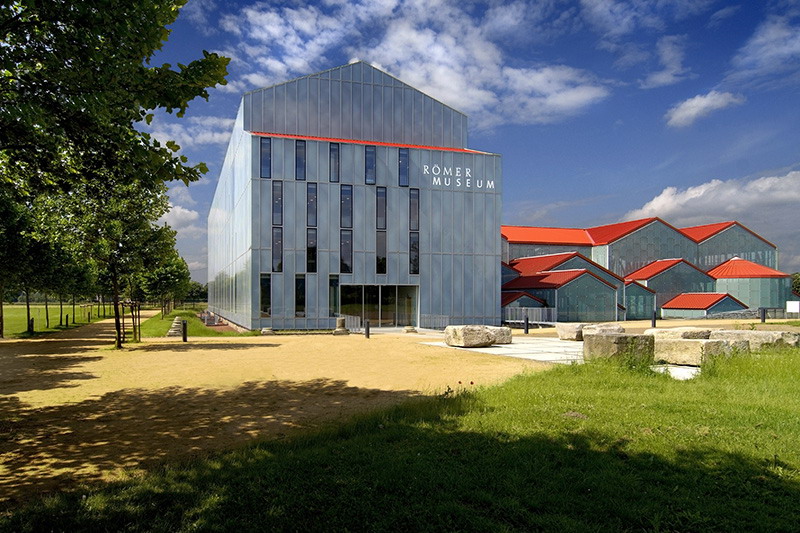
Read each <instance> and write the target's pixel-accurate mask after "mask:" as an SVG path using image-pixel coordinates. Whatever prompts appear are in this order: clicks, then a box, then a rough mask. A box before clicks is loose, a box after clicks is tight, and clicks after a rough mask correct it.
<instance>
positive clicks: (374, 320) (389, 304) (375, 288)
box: [332, 285, 419, 327]
mask: <svg viewBox="0 0 800 533" xmlns="http://www.w3.org/2000/svg"><path fill="white" fill-rule="evenodd" d="M418 293H419V287H416V286H413V285H342V286H341V287H340V298H339V302H340V303H339V309H338V310H337V311H335V312H336V314H340V315H350V316H357V317H360V318H361V319H362V320H369V323H370V324H371V325H373V326H377V327H394V326H416V325H417V309H418ZM332 311H333V309H332Z"/></svg>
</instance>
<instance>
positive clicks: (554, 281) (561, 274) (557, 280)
mask: <svg viewBox="0 0 800 533" xmlns="http://www.w3.org/2000/svg"><path fill="white" fill-rule="evenodd" d="M585 274H588V275H590V276H592V277H593V278H596V279H598V280H600V281H601V282H603V283H605V284H606V285H608V286H609V287H611V288H612V289H616V287H614V286H613V285H612V284H610V283H609V282H607V281H606V280H604V279H603V278H601V277H600V276H598V275H597V274H594V273H593V272H591V271H589V270H586V269H585V268H579V269H573V270H552V271H545V272H537V273H536V274H532V275H530V276H520V277H518V278H516V279H512V280H511V281H509V282H508V283H506V284H505V285H503V290H509V289H558V288H560V287H563V286H564V285H566V284H567V283H569V282H570V281H573V280H575V279H577V278H579V277H581V276H583V275H585Z"/></svg>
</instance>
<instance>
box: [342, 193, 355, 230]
mask: <svg viewBox="0 0 800 533" xmlns="http://www.w3.org/2000/svg"><path fill="white" fill-rule="evenodd" d="M340 196H341V200H340V208H339V209H340V211H339V225H340V226H341V227H343V228H352V227H353V186H352V185H342V186H341V190H340Z"/></svg>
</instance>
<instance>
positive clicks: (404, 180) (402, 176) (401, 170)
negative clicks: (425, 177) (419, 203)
mask: <svg viewBox="0 0 800 533" xmlns="http://www.w3.org/2000/svg"><path fill="white" fill-rule="evenodd" d="M397 170H398V173H397V175H398V185H400V186H401V187H408V148H400V151H399V152H398V154H397Z"/></svg>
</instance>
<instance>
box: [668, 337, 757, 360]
mask: <svg viewBox="0 0 800 533" xmlns="http://www.w3.org/2000/svg"><path fill="white" fill-rule="evenodd" d="M749 351H750V345H749V344H748V343H747V341H728V340H711V339H659V338H656V339H655V343H654V354H655V360H656V361H662V362H664V363H669V364H672V365H689V366H701V365H702V364H703V363H704V362H706V361H708V360H709V359H711V358H712V357H719V356H730V355H732V354H734V353H746V352H749Z"/></svg>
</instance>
